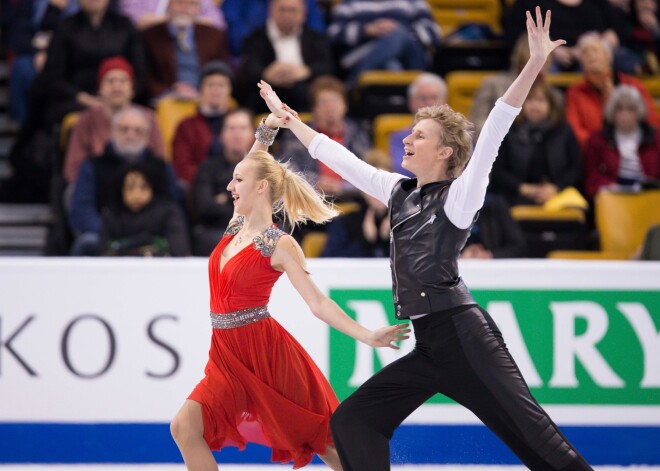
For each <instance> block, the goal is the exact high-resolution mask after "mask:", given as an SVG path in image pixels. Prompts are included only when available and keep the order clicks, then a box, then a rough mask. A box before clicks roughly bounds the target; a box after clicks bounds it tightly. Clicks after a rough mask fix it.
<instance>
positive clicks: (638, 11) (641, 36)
mask: <svg viewBox="0 0 660 471" xmlns="http://www.w3.org/2000/svg"><path fill="white" fill-rule="evenodd" d="M631 16H632V18H633V21H632V28H633V31H632V34H631V37H630V38H629V42H628V43H627V45H628V47H629V48H630V49H631V50H632V51H634V52H637V54H638V55H639V56H640V58H641V59H642V66H643V67H642V72H643V73H648V74H655V75H657V74H659V73H660V70H659V69H660V64H659V62H660V8H658V2H657V1H656V0H633V1H632V8H631Z"/></svg>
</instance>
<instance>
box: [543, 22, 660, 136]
mask: <svg viewBox="0 0 660 471" xmlns="http://www.w3.org/2000/svg"><path fill="white" fill-rule="evenodd" d="M553 24H554V23H553ZM578 48H579V54H580V63H581V64H582V69H583V70H584V80H582V81H581V82H578V83H576V84H573V85H572V86H570V87H569V88H568V90H567V92H566V118H567V120H568V122H569V124H570V125H571V127H572V128H573V132H574V133H575V136H576V137H577V139H578V142H580V145H581V146H584V145H585V144H586V142H587V139H588V138H589V136H590V135H591V134H592V133H593V132H595V131H598V130H599V129H601V128H602V126H603V106H604V105H605V103H606V102H607V100H608V98H609V96H610V94H611V92H612V90H613V89H614V87H616V86H617V85H619V84H628V85H632V86H634V87H635V88H637V90H639V92H640V93H641V95H642V97H643V99H644V103H645V104H646V109H647V113H648V115H647V119H648V122H649V124H651V125H652V126H654V127H657V126H658V125H660V119H659V118H658V113H657V112H656V109H655V107H654V105H653V99H652V98H651V96H650V95H649V92H648V91H647V90H646V88H645V87H644V84H643V83H642V82H641V81H639V80H638V79H636V78H635V77H631V76H630V75H626V74H624V73H622V72H617V71H613V70H612V53H611V50H610V49H609V46H608V45H607V43H606V42H605V41H603V40H602V39H601V38H600V37H599V36H598V35H593V34H592V35H585V36H583V37H582V38H581V39H580V42H579V44H578Z"/></svg>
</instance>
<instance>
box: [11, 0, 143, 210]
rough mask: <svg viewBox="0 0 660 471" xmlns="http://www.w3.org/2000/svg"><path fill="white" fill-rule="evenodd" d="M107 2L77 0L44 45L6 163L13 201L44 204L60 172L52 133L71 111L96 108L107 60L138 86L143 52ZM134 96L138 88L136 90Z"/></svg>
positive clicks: (126, 23)
mask: <svg viewBox="0 0 660 471" xmlns="http://www.w3.org/2000/svg"><path fill="white" fill-rule="evenodd" d="M109 1H110V0H78V4H79V6H80V9H79V11H78V12H77V13H75V14H74V15H71V16H69V17H67V18H64V19H63V20H61V21H60V23H59V26H58V28H57V30H55V32H54V33H53V37H52V39H51V41H50V43H49V45H48V50H47V56H48V57H47V59H46V64H45V65H44V69H43V71H42V72H41V73H40V74H39V75H37V77H36V78H35V79H34V82H33V85H32V87H31V88H30V97H29V101H28V110H27V114H26V118H25V122H24V123H23V126H21V129H20V131H19V133H18V135H17V136H16V140H15V142H14V145H13V147H12V149H11V151H10V157H9V160H10V162H11V164H12V167H13V173H14V175H13V185H12V186H13V188H12V194H17V195H20V196H19V197H18V198H17V200H19V201H21V200H26V201H40V202H41V201H45V200H47V199H48V198H49V195H50V183H51V180H52V176H53V174H54V173H61V168H59V164H60V162H59V160H58V157H57V156H56V149H57V143H56V142H55V131H57V129H58V128H59V125H60V124H61V122H62V118H63V117H64V116H65V115H66V114H67V113H70V112H72V111H82V110H84V109H87V108H90V107H94V106H99V105H100V104H101V99H100V98H99V97H98V96H96V95H95V94H96V92H97V88H98V83H97V77H98V68H99V65H100V64H101V62H102V61H103V60H104V59H106V58H108V57H113V56H118V55H119V56H123V57H124V58H126V60H128V62H129V63H130V64H131V66H132V67H133V70H134V72H135V83H136V84H137V85H138V86H139V85H140V84H143V83H144V50H143V47H142V42H141V41H140V37H139V35H138V33H137V31H136V30H135V28H134V27H133V24H132V23H131V21H130V20H129V19H128V18H126V17H124V16H121V15H119V14H117V13H115V12H114V11H113V10H112V9H110V5H109ZM136 94H138V95H139V94H140V89H138V90H136Z"/></svg>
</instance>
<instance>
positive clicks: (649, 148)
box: [584, 85, 660, 198]
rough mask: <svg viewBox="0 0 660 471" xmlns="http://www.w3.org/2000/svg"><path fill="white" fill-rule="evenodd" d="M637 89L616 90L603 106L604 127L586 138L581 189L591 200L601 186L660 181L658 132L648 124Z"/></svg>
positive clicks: (629, 86) (638, 184)
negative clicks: (582, 186) (583, 188)
mask: <svg viewBox="0 0 660 471" xmlns="http://www.w3.org/2000/svg"><path fill="white" fill-rule="evenodd" d="M647 111H648V109H647V107H646V103H645V100H644V97H643V96H642V94H641V93H640V92H639V90H638V89H637V88H635V87H633V86H631V85H619V86H618V87H616V88H615V89H614V90H613V91H612V93H611V95H610V98H609V100H608V101H607V104H606V105H605V125H604V127H603V129H601V130H600V131H597V132H595V133H594V134H592V135H591V137H590V138H589V140H588V142H587V145H586V148H585V151H584V174H585V175H584V176H585V178H584V187H585V193H586V195H587V196H588V197H589V198H593V197H594V196H595V195H596V193H598V191H599V190H600V189H602V188H603V187H606V186H608V185H612V184H618V185H623V186H628V187H634V186H640V185H642V184H644V183H646V182H648V181H652V180H654V181H655V182H656V183H658V181H660V133H658V131H657V130H656V129H654V128H652V127H651V126H650V125H649V123H648V121H647Z"/></svg>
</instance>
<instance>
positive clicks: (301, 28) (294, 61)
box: [241, 0, 334, 112]
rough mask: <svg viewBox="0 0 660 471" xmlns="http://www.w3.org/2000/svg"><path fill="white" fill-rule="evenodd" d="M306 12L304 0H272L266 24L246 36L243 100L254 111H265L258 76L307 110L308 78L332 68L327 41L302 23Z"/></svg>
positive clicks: (285, 99)
mask: <svg viewBox="0 0 660 471" xmlns="http://www.w3.org/2000/svg"><path fill="white" fill-rule="evenodd" d="M306 16H307V9H306V0H272V1H271V2H270V4H269V8H268V19H267V20H266V24H265V25H264V26H262V27H260V28H257V29H256V30H254V31H253V32H252V33H251V34H250V35H249V36H248V37H247V38H246V39H245V42H244V44H243V55H242V64H241V70H242V75H243V79H244V81H245V89H246V92H245V102H246V104H247V105H248V106H249V107H250V109H252V110H254V111H255V112H265V111H267V108H266V107H265V105H264V103H263V100H261V98H260V97H259V93H258V90H257V89H256V88H255V87H254V84H255V83H257V82H259V80H261V79H263V80H267V81H268V82H269V83H271V84H272V86H273V89H275V90H276V91H277V93H278V94H279V96H280V97H281V98H282V100H283V101H284V102H285V103H287V104H290V106H292V107H294V108H295V109H297V110H298V111H308V110H309V102H308V99H307V97H308V89H309V84H310V82H311V81H312V80H314V79H315V78H316V77H318V76H320V75H332V73H333V72H334V60H333V57H332V52H331V47H330V43H329V41H328V39H327V38H326V37H325V35H324V34H322V33H319V32H317V31H314V30H312V29H310V28H309V27H308V26H306V25H305V18H306ZM255 90H256V91H255Z"/></svg>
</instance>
